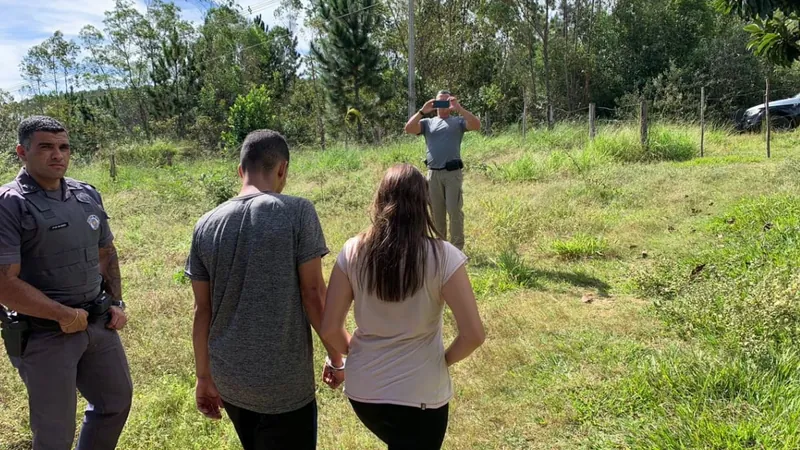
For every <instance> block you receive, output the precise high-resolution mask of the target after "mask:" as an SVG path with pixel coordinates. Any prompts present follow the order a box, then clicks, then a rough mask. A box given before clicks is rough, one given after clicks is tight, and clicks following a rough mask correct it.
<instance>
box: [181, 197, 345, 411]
mask: <svg viewBox="0 0 800 450" xmlns="http://www.w3.org/2000/svg"><path fill="white" fill-rule="evenodd" d="M328 252H329V251H328V248H327V246H326V244H325V237H324V236H323V233H322V226H321V225H320V222H319V217H318V216H317V213H316V210H315V208H314V205H313V204H312V203H311V202H309V201H308V200H305V199H302V198H298V197H291V196H286V195H276V194H271V193H260V194H254V195H248V196H242V197H237V198H235V199H232V200H229V201H227V202H225V203H223V204H222V205H220V206H218V207H217V208H216V209H214V210H213V211H211V212H209V213H207V214H206V215H205V216H203V217H202V218H201V219H200V220H199V221H198V222H197V225H196V227H195V230H194V235H193V238H192V246H191V251H190V254H189V257H188V260H187V263H186V274H187V276H189V277H190V278H191V279H193V280H199V281H209V282H210V283H211V289H212V291H211V303H212V305H211V311H212V312H211V314H212V319H211V330H210V332H209V352H210V359H211V374H212V377H213V379H214V382H215V383H216V385H217V388H218V389H219V391H220V395H221V396H222V398H223V399H224V400H225V401H227V402H229V403H231V404H233V405H236V406H239V407H241V408H245V409H248V410H251V411H255V412H258V413H262V414H281V413H285V412H289V411H293V410H296V409H299V408H301V407H303V406H305V405H307V404H308V403H310V402H311V401H312V400H313V399H314V391H315V383H314V368H313V348H312V340H311V330H310V326H309V323H308V320H307V318H306V315H305V310H304V309H303V304H302V297H301V291H300V280H299V275H298V267H299V266H301V265H302V264H304V263H306V262H308V261H311V260H312V259H314V258H318V257H322V256H325V255H326V254H328Z"/></svg>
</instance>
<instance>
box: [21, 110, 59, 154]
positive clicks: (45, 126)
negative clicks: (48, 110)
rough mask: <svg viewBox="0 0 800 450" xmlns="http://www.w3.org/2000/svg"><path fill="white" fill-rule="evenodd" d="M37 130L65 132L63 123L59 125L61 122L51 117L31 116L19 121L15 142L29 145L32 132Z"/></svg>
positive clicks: (26, 146) (24, 145)
mask: <svg viewBox="0 0 800 450" xmlns="http://www.w3.org/2000/svg"><path fill="white" fill-rule="evenodd" d="M37 131H46V132H48V133H62V132H64V133H65V132H66V131H67V129H66V128H64V125H61V122H59V121H57V120H56V119H53V118H52V117H48V116H31V117H28V118H27V119H25V120H23V121H22V122H20V123H19V127H18V128H17V139H18V141H17V142H19V143H20V145H22V146H23V147H25V148H28V147H30V145H31V138H32V137H33V133H36V132H37Z"/></svg>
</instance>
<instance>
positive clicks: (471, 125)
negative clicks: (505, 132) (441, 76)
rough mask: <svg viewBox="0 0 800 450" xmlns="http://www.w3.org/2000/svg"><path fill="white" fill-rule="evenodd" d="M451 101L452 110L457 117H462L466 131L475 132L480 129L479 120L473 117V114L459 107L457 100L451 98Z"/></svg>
mask: <svg viewBox="0 0 800 450" xmlns="http://www.w3.org/2000/svg"><path fill="white" fill-rule="evenodd" d="M451 101H452V102H453V109H454V110H455V111H456V112H457V113H458V114H459V115H461V117H463V118H464V120H465V121H466V122H467V131H477V130H480V129H481V120H480V119H478V118H477V117H475V115H474V114H472V113H471V112H469V111H467V110H466V108H464V107H463V106H461V104H460V103H458V100H457V99H455V98H453V99H451Z"/></svg>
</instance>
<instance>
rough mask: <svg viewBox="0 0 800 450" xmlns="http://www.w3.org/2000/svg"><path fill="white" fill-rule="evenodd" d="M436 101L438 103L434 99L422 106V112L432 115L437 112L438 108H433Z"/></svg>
mask: <svg viewBox="0 0 800 450" xmlns="http://www.w3.org/2000/svg"><path fill="white" fill-rule="evenodd" d="M434 101H436V99H433V98H432V99H430V100H428V101H427V102H425V104H424V105H422V112H423V113H425V114H430V113H432V112H433V111H435V110H436V108H434V107H433V102H434Z"/></svg>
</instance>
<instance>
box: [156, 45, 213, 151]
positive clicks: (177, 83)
mask: <svg viewBox="0 0 800 450" xmlns="http://www.w3.org/2000/svg"><path fill="white" fill-rule="evenodd" d="M161 49H162V52H161V55H159V57H158V59H157V60H156V62H155V65H154V67H153V71H152V72H151V73H150V78H151V81H152V86H151V87H150V89H149V91H148V92H149V94H150V98H151V101H152V104H153V109H154V111H155V115H156V117H157V118H159V119H167V118H172V117H176V116H177V123H176V128H177V129H176V133H177V136H178V137H183V136H184V135H185V132H186V126H187V124H188V123H189V121H190V116H191V114H192V110H193V108H194V107H195V106H196V104H197V98H198V95H199V93H200V88H201V87H202V82H201V73H202V65H201V64H199V63H198V62H197V61H196V60H195V57H194V52H193V51H192V49H191V48H190V46H189V45H187V44H186V43H184V42H183V41H182V40H181V38H180V35H179V34H178V32H177V30H173V32H172V33H171V34H170V37H169V41H167V42H163V43H162V45H161Z"/></svg>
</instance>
